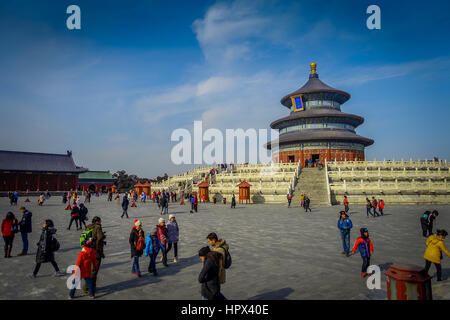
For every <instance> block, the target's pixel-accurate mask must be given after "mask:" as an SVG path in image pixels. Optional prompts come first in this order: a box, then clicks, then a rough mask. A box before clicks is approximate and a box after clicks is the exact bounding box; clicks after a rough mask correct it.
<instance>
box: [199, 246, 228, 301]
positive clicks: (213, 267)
mask: <svg viewBox="0 0 450 320" xmlns="http://www.w3.org/2000/svg"><path fill="white" fill-rule="evenodd" d="M198 255H199V257H200V259H201V260H202V261H203V268H202V271H200V274H199V275H198V282H200V283H201V285H202V286H201V290H200V293H201V295H202V300H226V298H225V297H224V296H223V295H222V293H220V280H219V271H220V260H221V258H222V255H221V254H220V253H219V252H217V251H211V250H210V249H209V247H203V248H201V249H200V250H199V251H198Z"/></svg>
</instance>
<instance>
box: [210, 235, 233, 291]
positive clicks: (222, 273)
mask: <svg viewBox="0 0 450 320" xmlns="http://www.w3.org/2000/svg"><path fill="white" fill-rule="evenodd" d="M206 239H207V240H208V245H209V246H211V247H212V248H213V251H216V252H219V253H220V254H221V259H220V261H219V268H220V269H219V281H220V284H224V283H225V281H226V277H227V273H226V268H227V267H229V265H228V266H227V263H226V258H227V256H229V254H228V250H229V249H230V247H229V246H228V244H227V242H226V241H225V240H223V239H219V237H218V236H217V234H216V233H214V232H211V233H210V234H208V236H207V237H206Z"/></svg>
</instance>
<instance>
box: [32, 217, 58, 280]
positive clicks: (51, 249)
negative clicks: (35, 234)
mask: <svg viewBox="0 0 450 320" xmlns="http://www.w3.org/2000/svg"><path fill="white" fill-rule="evenodd" d="M55 234H56V229H55V226H54V225H53V221H52V220H50V219H47V220H45V221H44V223H43V225H42V233H41V237H40V238H39V242H38V243H37V246H38V249H37V252H36V266H35V267H34V270H33V272H32V273H30V274H28V276H29V277H30V278H36V276H37V274H38V272H39V269H40V268H41V264H42V263H47V262H50V263H51V264H52V266H53V268H54V269H55V273H54V276H55V277H58V276H63V275H65V274H66V273H65V272H61V271H59V267H58V264H57V263H56V261H55V251H57V250H58V249H59V247H58V245H57V241H56V238H55Z"/></svg>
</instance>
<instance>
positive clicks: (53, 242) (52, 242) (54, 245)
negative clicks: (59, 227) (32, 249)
mask: <svg viewBox="0 0 450 320" xmlns="http://www.w3.org/2000/svg"><path fill="white" fill-rule="evenodd" d="M60 247H61V245H60V244H59V241H58V239H56V238H55V237H53V236H52V239H51V240H50V250H51V251H52V252H55V251H58V250H59V248H60Z"/></svg>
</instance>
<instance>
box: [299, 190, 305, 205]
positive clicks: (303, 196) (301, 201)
mask: <svg viewBox="0 0 450 320" xmlns="http://www.w3.org/2000/svg"><path fill="white" fill-rule="evenodd" d="M300 204H301V206H302V208H303V207H304V206H305V195H304V194H303V192H302V193H300Z"/></svg>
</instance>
